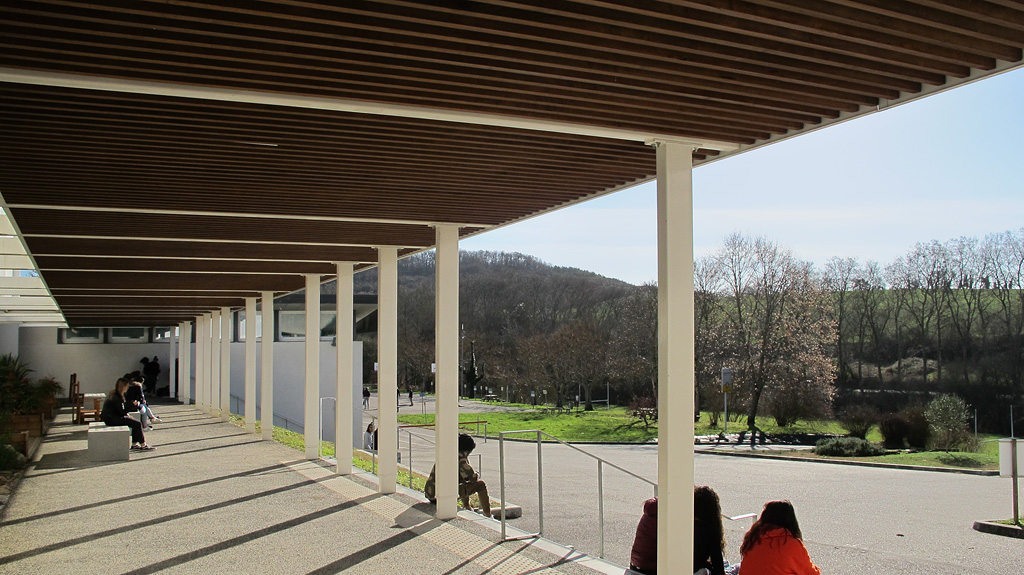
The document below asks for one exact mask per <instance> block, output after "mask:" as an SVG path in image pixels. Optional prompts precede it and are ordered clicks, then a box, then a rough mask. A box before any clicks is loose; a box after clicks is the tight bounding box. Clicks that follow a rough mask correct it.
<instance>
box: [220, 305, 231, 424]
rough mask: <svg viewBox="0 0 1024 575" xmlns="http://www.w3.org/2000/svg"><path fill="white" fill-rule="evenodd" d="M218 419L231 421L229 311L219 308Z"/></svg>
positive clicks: (228, 309)
mask: <svg viewBox="0 0 1024 575" xmlns="http://www.w3.org/2000/svg"><path fill="white" fill-rule="evenodd" d="M220 418H221V419H223V420H224V421H228V420H230V419H231V309H230V308H226V307H222V308H220Z"/></svg>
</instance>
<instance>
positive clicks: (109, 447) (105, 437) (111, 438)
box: [88, 422, 132, 461]
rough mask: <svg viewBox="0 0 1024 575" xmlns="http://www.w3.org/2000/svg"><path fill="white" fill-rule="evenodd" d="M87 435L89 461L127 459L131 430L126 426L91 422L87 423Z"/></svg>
mask: <svg viewBox="0 0 1024 575" xmlns="http://www.w3.org/2000/svg"><path fill="white" fill-rule="evenodd" d="M88 436H89V460H90V461H128V459H129V458H128V453H129V452H130V451H131V446H132V430H131V429H130V428H129V427H128V426H125V425H117V426H108V425H107V424H105V423H103V422H93V423H90V424H89V435H88Z"/></svg>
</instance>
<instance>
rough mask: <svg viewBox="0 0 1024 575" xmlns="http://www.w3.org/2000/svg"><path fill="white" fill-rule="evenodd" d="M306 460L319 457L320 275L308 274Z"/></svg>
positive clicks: (304, 427) (304, 429)
mask: <svg viewBox="0 0 1024 575" xmlns="http://www.w3.org/2000/svg"><path fill="white" fill-rule="evenodd" d="M305 398H306V401H305V418H304V421H305V423H304V424H303V431H304V432H305V436H306V459H319V458H320V276H319V275H317V274H306V391H305Z"/></svg>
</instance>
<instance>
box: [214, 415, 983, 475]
mask: <svg viewBox="0 0 1024 575" xmlns="http://www.w3.org/2000/svg"><path fill="white" fill-rule="evenodd" d="M398 420H399V422H400V423H402V424H406V425H422V424H427V423H433V422H434V415H433V414H426V415H400V416H399V418H398ZM231 421H232V423H234V424H236V425H239V426H244V421H243V419H242V418H241V417H238V416H231ZM459 421H460V422H471V421H486V422H487V425H486V434H487V435H488V436H489V437H497V436H498V433H499V432H502V431H515V430H525V429H531V430H532V429H539V430H541V431H543V432H545V433H548V434H550V435H553V436H555V437H557V438H559V439H562V440H563V441H573V442H583V441H610V442H625V443H643V442H647V441H650V440H651V439H653V438H656V437H657V436H658V426H657V424H654V425H651V427H650V428H649V429H644V426H643V424H642V423H640V422H638V421H637V420H635V419H633V418H632V417H630V415H629V414H628V413H627V411H626V409H625V408H622V407H617V408H612V409H610V410H604V409H599V410H596V411H590V412H580V413H572V414H569V415H566V414H557V415H556V414H550V413H543V412H539V411H507V412H494V413H463V414H459ZM707 421H708V416H707V413H702V414H701V418H700V421H699V422H697V423H696V424H695V425H694V433H695V434H697V435H712V434H716V433H718V432H719V431H721V428H719V427H711V426H710V425H709V424H708V423H707ZM758 422H759V425H758V427H760V428H761V429H763V430H764V431H765V432H767V433H834V434H838V435H842V434H845V433H846V430H845V429H844V428H843V427H842V426H841V425H840V424H839V423H838V422H835V421H811V422H798V423H797V424H796V425H793V426H791V427H785V428H783V427H779V426H778V425H776V423H775V420H774V419H772V418H770V417H762V418H760V419H758ZM259 425H260V424H259V422H257V424H256V431H257V433H259V432H260V427H259ZM729 426H730V428H732V429H734V430H737V431H738V430H740V429H743V428H744V427H745V425H741V424H740V423H739V422H730V424H729ZM734 426H735V427H734ZM463 429H464V430H466V431H468V432H470V433H473V434H474V435H483V434H484V430H485V427H484V425H483V424H467V425H465V426H463ZM478 429H479V431H477V430H478ZM520 437H522V438H531V437H535V436H531V435H530V434H522V435H521V436H520ZM996 438H997V436H988V435H986V436H979V439H981V441H982V443H981V449H980V451H979V452H978V453H960V452H944V451H923V452H916V453H907V452H900V453H893V454H887V455H879V456H875V457H849V458H844V457H830V458H829V457H822V456H819V455H817V454H814V453H811V452H810V451H809V450H793V451H782V452H774V453H773V454H772V455H784V456H788V457H793V458H808V459H849V460H854V461H867V462H875V463H897V464H902V465H917V466H925V467H954V468H966V469H980V470H992V469H998V468H999V445H998V443H997V442H995V441H986V440H989V439H996ZM274 440H275V441H277V442H279V443H282V444H284V445H287V446H289V447H291V448H293V449H298V450H300V451H302V450H303V449H304V448H305V438H304V436H303V435H302V434H301V433H297V432H294V431H289V430H287V429H283V428H280V427H275V428H274ZM868 440H869V441H873V442H876V443H880V442H881V440H882V436H881V434H880V433H879V432H878V428H877V427H875V428H872V430H871V432H869V433H868ZM322 453H323V455H324V456H325V457H333V456H334V443H333V442H329V441H325V442H323V444H322ZM353 464H354V465H356V466H357V467H359V468H360V469H364V470H370V469H371V467H372V462H371V461H369V460H368V459H360V457H359V456H356V457H355V458H354V459H353ZM399 476H400V477H399V483H401V484H402V485H408V484H409V476H408V473H407V472H405V471H399ZM423 481H425V478H424V477H422V476H420V475H419V474H414V477H413V488H414V489H418V490H420V491H422V490H423V485H422V484H423Z"/></svg>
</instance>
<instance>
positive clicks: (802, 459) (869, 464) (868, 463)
mask: <svg viewBox="0 0 1024 575" xmlns="http://www.w3.org/2000/svg"><path fill="white" fill-rule="evenodd" d="M696 454H698V455H701V454H707V455H721V456H725V457H759V458H762V459H777V460H780V461H798V462H806V463H826V464H831V465H853V466H859V467H878V468H881V469H904V470H907V471H933V472H937V473H959V474H961V475H981V476H984V477H995V476H997V475H999V471H997V470H995V469H964V468H962V467H928V466H925V465H903V464H900V463H876V462H874V461H847V460H845V459H810V458H807V457H786V456H785V455H767V454H761V453H743V452H730V451H712V450H698V451H697V452H696Z"/></svg>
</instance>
